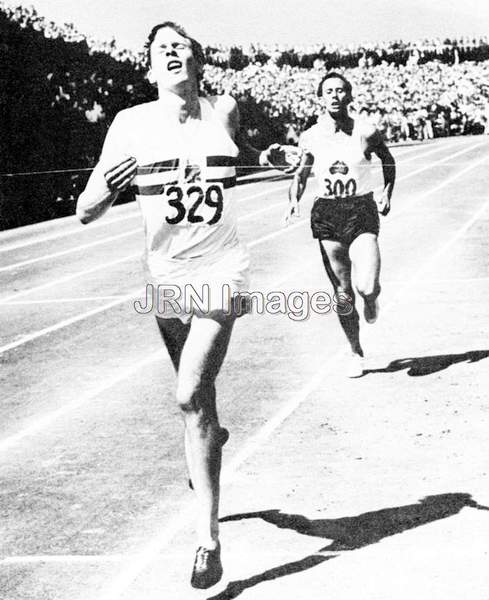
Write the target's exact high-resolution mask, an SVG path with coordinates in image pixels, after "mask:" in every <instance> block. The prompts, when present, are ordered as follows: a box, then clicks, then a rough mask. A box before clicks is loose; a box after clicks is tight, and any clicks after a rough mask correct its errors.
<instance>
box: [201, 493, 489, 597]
mask: <svg viewBox="0 0 489 600" xmlns="http://www.w3.org/2000/svg"><path fill="white" fill-rule="evenodd" d="M466 506H468V507H472V508H476V509H480V510H489V507H486V506H481V505H479V504H477V502H476V501H475V500H473V499H472V496H471V495H470V494H462V493H453V494H439V495H436V496H427V497H426V498H423V499H422V500H420V501H419V502H417V503H416V504H408V505H406V506H397V507H394V508H384V509H381V510H377V511H373V512H367V513H363V514H361V515H358V516H356V517H342V518H339V519H313V520H310V519H307V518H306V517H304V516H302V515H292V514H286V513H283V512H281V511H280V510H276V509H275V510H264V511H258V512H250V513H242V514H236V515H229V516H227V517H224V518H222V519H221V522H228V521H241V520H243V519H263V520H264V521H266V522H267V523H271V524H272V525H275V526H276V527H279V528H280V529H292V530H294V531H297V533H301V534H303V535H309V536H313V537H318V538H324V539H327V540H332V541H331V543H329V544H328V545H327V546H324V547H323V548H320V549H319V550H318V551H317V552H318V554H311V555H309V556H306V557H305V558H303V559H301V560H299V561H295V562H291V563H287V564H285V565H280V566H278V567H275V568H273V569H269V570H268V571H264V572H263V573H260V574H258V575H254V576H253V577H250V578H248V579H243V580H239V581H231V582H230V583H229V584H228V586H227V588H226V589H225V590H224V591H222V592H220V593H219V594H218V595H217V596H212V597H211V598H208V600H232V599H233V598H236V597H237V596H239V595H240V594H241V593H242V592H243V591H244V590H246V589H248V588H250V587H253V586H255V585H257V584H259V583H262V582H263V581H270V580H272V579H276V578H278V577H284V576H285V575H292V574H294V573H298V572H300V571H305V570H307V569H310V568H312V567H315V566H316V565H318V564H320V563H322V562H324V561H326V560H328V559H331V558H334V557H335V556H336V555H327V556H321V555H320V554H319V553H320V552H326V551H327V552H339V551H347V550H357V549H359V548H363V547H364V546H369V545H370V544H375V543H377V542H379V541H380V540H382V539H383V538H385V537H389V536H391V535H396V534H398V533H402V532H403V531H407V530H409V529H414V528H416V527H420V526H421V525H426V524H428V523H432V522H433V521H438V520H440V519H446V518H447V517H451V516H453V515H456V514H457V513H458V512H460V511H461V510H462V508H464V507H466Z"/></svg>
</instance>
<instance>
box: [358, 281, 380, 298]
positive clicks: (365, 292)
mask: <svg viewBox="0 0 489 600" xmlns="http://www.w3.org/2000/svg"><path fill="white" fill-rule="evenodd" d="M356 288H357V291H358V293H359V294H360V296H362V298H365V299H367V300H375V298H377V296H378V295H379V294H380V285H379V284H378V283H376V282H375V281H359V282H357V285H356Z"/></svg>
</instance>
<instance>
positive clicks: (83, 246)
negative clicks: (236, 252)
mask: <svg viewBox="0 0 489 600" xmlns="http://www.w3.org/2000/svg"><path fill="white" fill-rule="evenodd" d="M453 145H455V144H453V143H452V144H450V146H449V147H451V146H453ZM439 151H440V147H436V148H431V150H430V149H428V150H427V151H426V152H425V153H423V154H422V156H423V157H425V156H428V155H431V154H434V153H437V152H439ZM418 156H419V154H418V155H416V156H415V157H411V158H410V159H407V160H405V161H403V162H402V163H401V164H407V163H409V162H412V160H413V159H414V158H418ZM372 166H377V165H372ZM281 176H282V174H280V175H277V176H276V177H272V178H270V179H267V183H268V182H273V181H275V180H276V179H277V178H279V177H281ZM288 186H289V183H287V184H285V185H284V186H280V187H281V189H286V188H288ZM267 193H268V191H267V190H264V191H261V192H257V193H256V194H252V195H250V196H245V197H243V198H238V199H237V202H239V203H242V202H245V201H249V200H254V199H256V198H259V197H261V196H263V195H266V194H267ZM135 211H136V212H135V214H132V215H126V216H125V217H120V218H118V219H116V220H114V221H113V222H119V221H121V220H123V219H128V218H133V217H138V216H139V217H141V215H140V212H139V210H138V209H137V207H136V208H135ZM106 224H107V222H105V223H100V222H99V223H94V224H89V225H88V227H86V228H84V227H82V226H81V225H80V226H79V227H78V228H76V229H71V230H70V231H69V232H62V233H60V234H59V235H58V236H50V237H47V238H44V240H41V241H47V240H53V239H57V237H65V236H67V235H71V234H76V233H80V232H81V231H88V230H89V229H93V228H94V226H98V227H100V226H104V225H106ZM142 230H143V227H142V226H140V227H137V228H135V229H131V230H130V231H127V232H124V233H121V234H117V235H112V236H108V237H105V238H102V239H101V240H95V241H93V242H87V243H85V244H79V245H77V246H73V247H71V248H68V249H66V250H61V251H59V252H53V253H48V254H44V255H42V256H36V257H34V258H30V259H26V260H22V261H18V262H15V263H11V264H9V265H5V266H2V267H0V273H1V272H4V271H10V270H13V269H17V268H21V267H23V266H27V265H30V264H35V263H38V262H41V261H43V260H49V259H52V258H58V257H60V256H66V255H68V254H71V253H73V252H79V251H81V250H85V249H87V248H92V247H95V246H99V245H101V244H104V243H109V242H111V241H115V240H118V239H122V238H124V237H129V236H131V235H135V234H137V233H139V232H141V231H142ZM34 243H36V242H35V241H34V240H33V241H32V244H34ZM27 245H31V244H30V242H26V243H25V244H18V245H16V246H14V247H10V248H8V247H7V248H1V247H0V252H5V251H7V250H9V249H14V248H21V247H24V246H27Z"/></svg>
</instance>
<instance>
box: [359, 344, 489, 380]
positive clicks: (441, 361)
mask: <svg viewBox="0 0 489 600" xmlns="http://www.w3.org/2000/svg"><path fill="white" fill-rule="evenodd" d="M488 357H489V350H471V351H470V352H463V353H462V354H438V355H437V356H419V357H414V358H399V359H397V360H394V361H392V362H391V363H389V364H388V365H387V367H385V368H384V369H366V370H365V371H364V372H363V375H364V376H365V375H368V374H370V373H395V372H396V371H402V369H407V374H408V375H409V376H410V377H421V376H423V375H431V374H433V373H438V372H439V371H443V370H444V369H448V367H451V366H452V365H456V364H457V363H462V362H468V363H475V362H478V361H479V360H483V359H484V358H488Z"/></svg>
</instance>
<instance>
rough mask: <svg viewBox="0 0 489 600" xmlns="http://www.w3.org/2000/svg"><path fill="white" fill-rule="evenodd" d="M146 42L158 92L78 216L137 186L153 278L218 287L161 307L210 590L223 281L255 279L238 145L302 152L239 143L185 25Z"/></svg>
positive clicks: (215, 570) (111, 138)
mask: <svg viewBox="0 0 489 600" xmlns="http://www.w3.org/2000/svg"><path fill="white" fill-rule="evenodd" d="M146 48H147V56H148V62H149V66H150V69H149V73H148V77H149V79H150V81H151V82H153V83H154V84H156V85H157V87H158V96H159V98H158V100H157V101H155V102H148V103H146V104H142V105H139V106H135V107H133V108H129V109H126V110H123V111H121V112H120V113H118V115H117V116H116V118H115V119H114V121H113V123H112V125H111V127H110V129H109V131H108V134H107V137H106V140H105V144H104V148H103V151H102V155H101V157H100V160H99V162H98V164H97V166H96V167H95V169H94V171H93V173H92V174H91V176H90V179H89V181H88V184H87V187H86V189H85V191H84V192H83V193H82V194H81V196H80V198H79V201H78V205H77V214H78V216H79V218H80V219H81V221H82V222H83V223H88V222H90V221H92V220H94V219H96V218H97V217H99V216H100V215H102V214H103V213H104V212H105V211H106V210H107V209H108V208H109V207H110V206H111V205H112V203H113V202H114V200H115V199H116V197H117V194H118V193H119V192H121V191H123V190H125V189H126V188H128V187H129V186H132V187H133V190H134V192H135V195H136V198H137V200H138V203H139V206H140V209H141V212H142V215H143V219H144V226H145V234H146V265H147V268H148V274H149V277H150V280H151V281H152V282H153V283H155V284H158V285H162V284H166V285H171V286H178V288H180V289H181V290H185V287H186V286H187V287H188V286H189V285H191V286H192V287H193V289H194V290H195V291H196V292H197V293H198V294H199V295H200V296H201V297H202V298H204V297H205V296H206V295H205V293H204V286H206V289H207V290H208V293H207V301H208V302H207V306H205V307H204V308H202V307H197V306H192V305H190V304H189V303H187V304H185V302H182V300H181V299H177V300H176V303H173V304H169V303H166V304H165V305H164V306H165V308H166V309H167V310H166V312H165V313H164V314H159V315H158V316H157V321H158V325H159V328H160V332H161V335H162V338H163V340H164V342H165V344H166V346H167V349H168V352H169V354H170V357H171V360H172V362H173V365H174V367H175V370H176V371H177V391H176V396H177V402H178V404H179V406H180V408H181V411H182V415H183V419H184V424H185V452H186V458H187V466H188V470H189V474H190V477H191V481H192V487H193V489H194V490H195V493H196V497H197V502H198V509H197V511H196V514H197V517H198V546H199V547H198V550H197V553H196V556H195V563H194V569H193V572H192V578H191V584H192V585H193V586H194V587H197V588H208V587H210V586H211V585H214V584H215V583H216V582H217V581H219V579H220V578H221V575H222V567H221V560H220V544H219V537H218V504H219V477H220V470H221V450H222V446H223V444H224V443H225V441H226V440H227V437H228V432H227V430H226V429H224V428H221V427H220V425H219V421H218V416H217V411H216V390H215V385H214V384H215V380H216V377H217V375H218V373H219V370H220V368H221V365H222V363H223V360H224V357H225V354H226V351H227V347H228V343H229V339H230V335H231V330H232V327H233V324H234V321H235V318H236V316H238V315H239V310H238V311H233V306H232V303H231V304H230V305H229V304H228V303H227V302H226V300H225V298H224V297H223V296H224V294H223V292H222V288H223V286H225V285H226V286H228V287H227V288H226V289H229V290H230V291H231V293H232V292H239V291H242V290H246V289H247V286H248V254H247V251H246V249H245V247H244V246H243V245H242V244H241V243H240V242H239V239H238V236H237V230H236V216H235V212H234V206H233V198H232V191H233V187H234V186H235V184H236V172H235V166H236V163H237V159H238V154H239V159H240V162H242V163H245V164H250V163H252V164H255V165H256V164H260V165H263V166H264V165H268V164H271V165H274V166H280V167H285V168H287V170H293V169H294V168H296V167H297V166H298V164H299V162H300V156H301V151H300V150H299V149H297V148H293V147H290V146H280V145H279V144H273V145H272V146H270V147H269V148H268V149H267V150H265V151H263V152H259V151H257V150H255V149H254V148H251V147H250V146H248V145H246V144H240V149H238V147H237V146H236V145H235V142H234V138H235V137H236V136H237V134H238V130H239V115H238V109H237V105H236V102H235V101H234V100H233V99H232V98H231V97H230V96H220V97H208V98H204V97H201V96H199V82H200V80H201V78H202V72H203V62H204V54H203V51H202V47H201V46H200V44H199V43H198V42H196V41H195V40H194V39H192V38H190V37H189V36H188V35H187V33H186V32H185V30H183V29H182V28H181V27H179V26H178V25H176V24H174V23H171V22H165V23H162V24H159V25H157V26H156V27H154V28H153V29H152V31H151V33H150V35H149V37H148V42H147V45H146ZM207 286H208V287H207ZM173 289H175V288H173Z"/></svg>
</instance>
